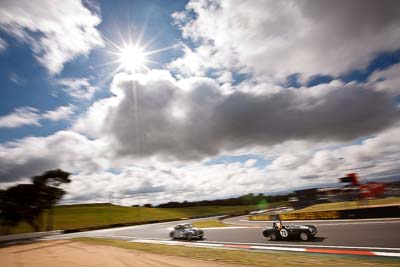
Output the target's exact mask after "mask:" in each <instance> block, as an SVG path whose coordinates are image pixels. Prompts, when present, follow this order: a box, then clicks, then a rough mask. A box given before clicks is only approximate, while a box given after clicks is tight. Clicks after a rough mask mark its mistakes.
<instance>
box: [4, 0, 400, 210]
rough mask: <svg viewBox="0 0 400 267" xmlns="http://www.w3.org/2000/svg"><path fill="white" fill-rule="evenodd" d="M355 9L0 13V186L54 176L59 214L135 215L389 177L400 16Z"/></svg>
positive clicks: (101, 7)
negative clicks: (85, 206)
mask: <svg viewBox="0 0 400 267" xmlns="http://www.w3.org/2000/svg"><path fill="white" fill-rule="evenodd" d="M366 2H367V3H366V4H365V5H362V6H360V3H359V2H358V1H355V0H353V1H349V2H348V3H337V4H335V7H334V8H335V11H332V13H330V11H329V10H331V9H332V6H330V4H328V3H318V4H315V5H314V6H308V5H309V3H308V2H306V1H298V2H296V3H294V2H293V3H291V1H280V2H274V1H266V2H264V3H259V2H243V3H241V2H240V1H238V2H236V1H232V2H229V1H225V0H221V1H210V2H203V1H195V0H193V1H161V0H160V1H139V0H137V1H83V2H82V1H79V0H76V1H70V2H68V3H66V2H65V3H62V4H59V5H55V4H54V3H52V2H51V1H48V0H40V1H38V2H35V4H33V3H31V2H29V1H27V0H26V1H25V0H21V1H15V2H9V3H8V2H5V3H2V4H0V16H1V19H0V70H1V71H0V85H1V86H0V159H1V160H2V164H1V165H0V185H1V184H2V185H3V186H8V185H10V184H12V183H16V182H19V181H24V180H26V179H27V177H30V176H32V175H35V174H37V173H40V172H42V171H45V170H46V169H49V168H63V169H66V170H67V171H71V172H72V173H73V174H74V183H73V184H72V185H70V188H68V191H69V192H70V193H69V195H68V196H67V199H66V200H65V201H66V202H68V203H72V202H79V201H87V202H91V201H94V202H96V201H104V199H107V194H108V193H109V192H112V193H113V194H115V195H116V196H117V197H118V198H120V200H121V201H120V202H121V203H124V204H131V203H135V204H136V203H139V204H140V203H142V202H143V203H144V202H154V203H159V202H163V201H170V200H174V201H175V200H178V201H179V200H186V199H187V200H191V199H193V200H194V199H205V198H207V199H210V198H219V197H230V196H236V195H240V194H246V193H249V192H253V193H256V192H257V193H258V192H261V193H273V192H277V191H285V190H291V189H293V188H300V187H312V186H313V185H316V184H323V183H326V184H330V183H332V182H334V181H336V178H337V177H341V176H343V172H347V171H348V170H351V169H354V170H360V176H361V177H365V179H367V178H368V179H371V178H373V177H385V176H390V175H394V174H398V173H399V172H398V169H397V168H398V167H396V166H398V162H397V159H398V158H399V157H398V156H399V153H400V151H399V143H398V141H397V140H396V139H395V138H394V137H393V136H395V135H396V134H397V133H398V132H399V131H400V128H399V123H398V122H399V110H398V107H399V95H400V93H399V92H400V91H399V90H400V89H399V88H400V81H399V79H398V73H399V72H400V45H399V44H400V40H399V37H398V36H400V35H399V34H398V28H399V26H400V20H399V19H398V17H400V16H397V15H400V11H399V5H398V4H396V3H395V2H391V1H381V2H380V1H372V0H371V1H366ZM352 8H356V9H357V10H359V11H358V12H357V13H356V14H349V13H348V12H347V11H346V10H351V9H352ZM22 10H26V12H22ZM385 12H386V13H385ZM327 13H329V14H331V15H330V16H329V17H327V16H326V14H327ZM372 14H374V16H373V17H372ZM385 14H389V15H385ZM132 47H133V48H135V47H136V48H137V47H139V49H138V50H142V52H143V53H144V54H143V55H144V57H145V58H146V60H145V61H144V62H142V63H140V62H139V63H138V65H135V66H136V67H135V68H134V69H132V68H128V67H127V66H126V64H125V63H124V62H126V61H129V60H131V61H134V60H136V59H135V58H124V55H125V57H126V53H125V52H126V50H128V48H132ZM136 48H135V49H136ZM158 50H160V51H159V52H155V53H152V51H158ZM124 51H125V52H124ZM135 51H136V50H135ZM146 53H148V54H147V55H146ZM124 64H125V66H124ZM135 64H136V63H135ZM338 159H339V160H338ZM366 166H373V167H368V168H367V167H366ZM304 177H313V179H305V178H304ZM192 183H199V184H207V185H208V186H207V187H206V189H205V190H203V191H202V192H199V191H196V190H193V191H190V190H189V191H185V190H187V188H188V187H187V185H188V184H189V185H190V184H192ZM226 183H229V186H225V184H226ZM129 184H133V185H132V187H133V188H130V189H131V190H129V192H136V193H135V194H130V193H129V192H128V191H126V192H125V191H124V188H125V187H126V186H128V185H129ZM96 185H102V186H103V187H104V188H106V190H105V191H107V192H108V193H107V192H106V193H104V195H103V194H100V193H98V192H97V191H96V190H95V188H97V187H96ZM89 188H94V189H93V190H92V189H89ZM215 188H219V189H218V193H215V194H214V193H213V194H212V193H211V192H215ZM156 189H157V190H156ZM159 189H160V190H161V189H162V190H161V191H160V190H159ZM85 190H86V191H88V192H89V193H84V192H85ZM124 192H125V193H124ZM140 192H143V195H141V194H140ZM148 192H151V193H148ZM210 194H211V195H210Z"/></svg>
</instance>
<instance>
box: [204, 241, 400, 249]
mask: <svg viewBox="0 0 400 267" xmlns="http://www.w3.org/2000/svg"><path fill="white" fill-rule="evenodd" d="M200 242H202V241H200ZM207 242H209V243H217V244H238V245H256V246H257V245H261V246H281V247H312V248H314V247H318V248H343V249H372V250H396V251H400V248H383V247H355V246H329V245H327V246H324V245H294V244H266V243H243V242H220V241H207Z"/></svg>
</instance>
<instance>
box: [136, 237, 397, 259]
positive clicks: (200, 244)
mask: <svg viewBox="0 0 400 267" xmlns="http://www.w3.org/2000/svg"><path fill="white" fill-rule="evenodd" d="M128 242H134V243H150V244H162V245H170V246H186V247H209V248H223V249H248V250H274V251H291V252H311V253H329V254H349V255H368V256H385V257H400V253H397V252H381V251H368V250H346V249H341V250H329V249H325V250H324V249H320V250H317V251H315V249H314V250H312V249H311V248H306V247H302V248H294V247H287V246H286V247H283V246H266V245H263V246H255V245H249V244H248V243H246V245H243V243H230V242H224V243H213V242H182V241H175V240H151V239H133V240H130V241H128ZM334 247H335V248H338V246H334ZM314 248H315V246H314ZM339 248H349V247H339Z"/></svg>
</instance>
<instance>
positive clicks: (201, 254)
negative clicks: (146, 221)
mask: <svg viewBox="0 0 400 267" xmlns="http://www.w3.org/2000/svg"><path fill="white" fill-rule="evenodd" d="M74 240H76V241H79V242H84V243H88V244H95V245H106V246H115V247H119V248H124V249H133V250H140V251H144V252H148V253H153V254H161V255H171V256H179V257H186V258H192V259H199V260H206V261H214V262H215V261H216V262H225V263H235V264H240V265H246V266H257V267H267V266H268V267H291V266H313V267H319V266H321V267H322V266H324V267H345V266H346V267H347V266H382V267H389V266H400V261H399V260H397V259H393V258H376V257H371V256H364V257H354V256H334V255H323V256H322V255H315V254H305V253H289V252H258V251H243V250H223V249H210V248H192V247H184V246H167V245H158V244H142V243H128V242H126V241H122V240H112V239H100V238H77V239H74Z"/></svg>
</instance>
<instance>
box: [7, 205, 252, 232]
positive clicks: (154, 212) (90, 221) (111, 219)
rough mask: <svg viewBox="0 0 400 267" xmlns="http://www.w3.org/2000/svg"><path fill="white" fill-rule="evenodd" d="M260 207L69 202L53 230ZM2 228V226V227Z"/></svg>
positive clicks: (24, 228)
mask: <svg viewBox="0 0 400 267" xmlns="http://www.w3.org/2000/svg"><path fill="white" fill-rule="evenodd" d="M256 208H257V207H256V206H205V207H190V208H144V207H123V206H117V205H111V204H91V205H90V204H86V205H66V206H56V207H55V208H54V226H53V229H58V230H68V229H74V228H84V227H97V226H105V225H111V224H119V223H142V222H143V223H145V222H148V221H157V220H166V219H180V218H189V217H193V216H198V217H206V216H214V215H222V214H230V213H237V212H243V211H250V210H255V209H256ZM46 215H47V214H46V213H45V214H44V216H43V218H42V222H43V224H42V227H41V230H44V229H45V222H46V221H47V218H46V217H47V216H46ZM0 230H1V229H0ZM28 232H32V228H31V227H30V226H29V225H28V224H26V223H21V224H19V225H18V226H16V227H13V228H12V229H11V231H10V233H9V234H19V233H28Z"/></svg>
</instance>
